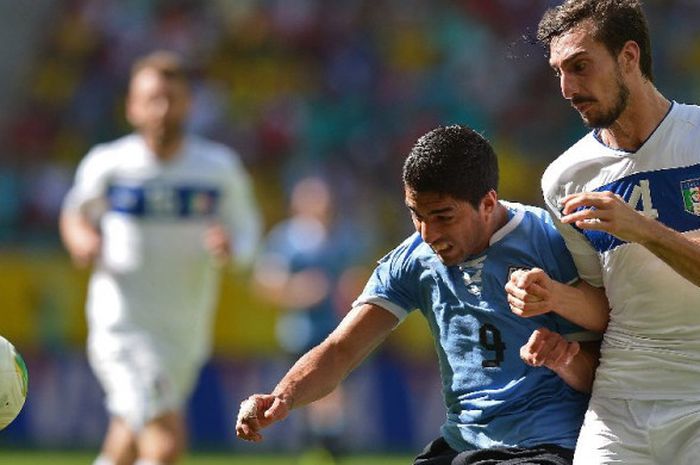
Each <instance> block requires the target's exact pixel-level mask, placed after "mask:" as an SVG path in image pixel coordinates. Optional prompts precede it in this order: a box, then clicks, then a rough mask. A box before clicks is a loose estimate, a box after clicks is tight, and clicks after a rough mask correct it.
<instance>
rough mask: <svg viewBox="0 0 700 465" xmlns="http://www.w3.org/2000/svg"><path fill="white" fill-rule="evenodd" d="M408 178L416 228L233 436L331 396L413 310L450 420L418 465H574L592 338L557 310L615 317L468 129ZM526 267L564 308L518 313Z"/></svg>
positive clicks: (247, 404)
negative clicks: (501, 190) (508, 188)
mask: <svg viewBox="0 0 700 465" xmlns="http://www.w3.org/2000/svg"><path fill="white" fill-rule="evenodd" d="M403 182H404V188H405V201H406V205H407V207H408V209H409V211H410V213H411V217H412V219H413V223H414V226H415V228H416V232H415V233H414V234H413V235H411V236H410V237H408V238H407V239H406V240H405V241H404V242H403V243H401V244H400V245H399V246H398V247H396V248H395V249H394V250H393V251H391V252H390V253H389V254H388V255H386V256H385V257H384V258H382V259H381V260H380V261H379V263H378V265H377V267H376V269H375V271H374V273H373V275H372V277H371V278H370V280H369V282H368V283H367V285H366V287H365V289H364V291H363V292H362V294H361V295H360V296H359V297H358V298H357V300H356V301H355V302H354V304H353V308H352V310H351V311H350V312H349V314H348V315H347V317H346V318H345V319H344V320H343V321H342V322H341V323H340V325H339V326H338V328H337V329H336V330H334V331H333V332H332V333H331V335H330V336H329V337H328V338H327V339H326V340H325V341H324V342H322V343H321V344H320V345H318V346H316V347H315V348H313V349H312V350H311V351H309V352H307V353H306V354H305V355H304V356H302V357H301V358H300V359H299V361H298V362H297V363H296V364H295V365H294V366H293V367H292V368H291V370H290V371H289V372H288V373H287V374H286V375H285V376H284V377H283V379H282V380H281V381H280V382H279V384H278V385H277V387H276V388H275V389H274V390H273V391H272V393H271V394H256V395H253V396H251V397H249V398H248V399H247V400H246V401H244V402H243V403H242V405H241V410H240V411H239V416H238V422H237V426H236V430H237V434H238V436H239V437H241V438H243V439H246V440H252V441H258V440H260V439H262V436H261V434H260V430H261V428H264V427H266V426H268V425H269V424H271V423H272V422H275V421H278V420H281V419H283V418H284V417H286V415H287V414H288V412H289V410H290V409H292V408H297V407H301V406H303V405H306V404H308V403H310V402H312V401H314V400H316V399H318V398H320V397H322V396H324V395H326V394H328V393H329V392H331V391H332V390H333V389H334V388H335V387H336V386H337V385H338V383H339V382H340V381H341V380H342V379H343V378H344V377H345V376H346V375H347V374H348V373H349V372H350V371H351V370H352V369H353V368H354V367H355V366H357V365H358V364H359V363H360V362H361V361H362V360H363V359H364V358H365V357H367V356H368V355H369V354H370V352H371V351H372V350H373V349H374V348H375V347H376V346H377V345H378V344H379V343H380V342H381V341H382V340H383V339H384V338H385V337H386V336H387V335H388V334H389V333H390V332H391V331H392V330H393V329H394V328H395V327H396V326H397V324H399V323H400V322H401V321H402V320H403V319H404V318H405V317H406V315H408V313H409V312H411V311H413V310H417V311H420V312H421V313H422V314H423V316H424V317H425V318H426V320H427V321H428V325H429V328H430V330H431V332H432V335H433V338H434V340H435V347H436V349H437V354H438V360H439V364H440V371H441V376H442V384H443V395H444V402H445V407H446V411H447V416H446V420H445V423H444V425H443V426H442V429H441V436H440V437H439V438H438V439H437V440H435V441H434V442H432V443H431V444H430V445H429V446H428V447H426V449H425V450H424V451H423V453H422V454H420V455H419V456H418V457H417V458H416V460H415V464H416V465H418V464H420V465H442V464H445V465H465V464H471V463H482V462H481V461H482V460H489V462H488V463H508V464H517V463H522V464H525V463H540V464H552V465H555V464H556V465H560V464H570V463H571V458H572V456H573V448H574V446H575V443H576V437H577V435H578V431H579V428H580V425H581V422H582V420H583V413H584V411H585V409H586V405H587V403H588V395H587V392H588V391H589V389H590V386H591V383H592V380H593V372H594V369H595V366H596V364H597V352H596V347H597V341H596V339H597V335H596V334H592V333H590V332H587V331H585V330H583V329H582V328H581V327H580V326H578V325H576V324H575V323H573V322H571V321H568V320H566V319H564V318H562V316H561V315H560V314H559V313H560V312H561V313H565V314H567V315H573V316H574V318H573V321H574V322H575V321H576V320H577V316H579V315H588V314H590V313H596V312H601V313H602V310H600V309H598V308H595V309H589V308H588V307H590V306H594V307H607V301H606V300H605V298H604V295H603V293H602V292H601V291H598V290H596V289H595V288H593V287H591V286H589V285H587V284H585V283H582V282H581V281H578V277H577V274H576V270H575V267H574V264H573V261H572V260H571V256H570V255H569V253H568V252H567V250H566V247H565V245H564V242H563V240H562V238H561V236H559V234H558V232H557V231H556V228H555V227H554V225H553V224H552V222H551V219H550V218H549V215H548V214H547V213H546V212H545V211H544V210H542V209H539V208H536V207H530V206H525V205H520V204H517V203H510V202H504V201H501V200H499V199H498V194H497V184H498V164H497V160H496V155H495V154H494V152H493V150H492V148H491V146H490V144H489V143H488V142H487V141H486V140H485V139H484V138H483V137H482V136H481V135H479V134H478V133H476V132H474V131H473V130H471V129H469V128H466V127H463V126H449V127H441V128H438V129H435V130H433V131H431V132H429V133H428V134H426V135H425V136H423V137H421V138H420V139H419V140H418V142H417V143H416V145H415V146H414V147H413V149H412V150H411V153H410V154H409V156H408V157H407V159H406V161H405V164H404V169H403ZM532 268H536V269H541V270H543V271H544V272H546V273H547V274H548V276H552V277H553V278H554V279H555V280H556V282H552V283H551V286H550V287H549V288H550V290H551V291H552V293H553V294H554V295H556V296H557V300H556V301H557V302H558V303H562V304H563V303H565V302H566V304H567V308H566V309H564V308H563V307H559V306H556V307H552V308H550V311H548V312H547V313H543V314H541V315H537V316H531V317H530V318H522V317H521V316H519V315H517V314H516V313H514V312H512V311H511V309H510V308H509V304H508V300H507V297H506V292H505V290H504V286H505V284H506V283H507V282H508V280H509V278H510V276H511V275H515V276H516V278H517V276H518V275H519V274H520V273H522V270H527V269H532ZM564 283H567V284H575V286H571V285H566V284H564ZM550 300H551V299H550ZM582 322H583V323H585V321H582Z"/></svg>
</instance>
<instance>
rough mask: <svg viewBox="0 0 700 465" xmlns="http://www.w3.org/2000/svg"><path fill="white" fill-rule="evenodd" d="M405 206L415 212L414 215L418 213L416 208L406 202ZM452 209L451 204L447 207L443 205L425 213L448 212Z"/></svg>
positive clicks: (437, 213) (439, 213) (438, 213)
mask: <svg viewBox="0 0 700 465" xmlns="http://www.w3.org/2000/svg"><path fill="white" fill-rule="evenodd" d="M406 207H407V208H408V209H409V210H411V211H412V212H413V213H415V214H416V215H419V213H418V210H416V209H415V208H414V207H412V206H410V205H408V204H406ZM452 210H453V208H452V207H451V206H448V207H443V208H436V209H434V210H430V211H429V212H427V213H428V215H441V214H443V213H450V212H451V211H452Z"/></svg>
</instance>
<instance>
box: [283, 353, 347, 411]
mask: <svg viewBox="0 0 700 465" xmlns="http://www.w3.org/2000/svg"><path fill="white" fill-rule="evenodd" d="M336 350H338V349H337V348H336V347H333V343H332V342H329V341H328V340H327V341H325V342H323V343H322V344H321V345H319V346H317V347H315V348H314V349H312V350H311V351H309V352H307V353H306V354H304V355H303V356H302V357H301V358H300V359H299V360H298V361H297V362H296V363H295V364H294V366H293V367H292V368H291V369H290V370H289V371H288V372H287V374H286V375H285V376H284V377H283V378H282V379H281V380H280V382H279V383H278V384H277V386H276V387H275V389H274V390H273V391H272V395H274V396H277V397H281V398H283V399H285V400H286V401H287V403H288V404H289V406H290V409H291V408H298V407H302V406H304V405H307V404H310V403H312V402H314V401H316V400H318V399H321V398H323V397H325V396H326V395H328V394H329V393H331V392H332V391H333V390H334V389H335V388H336V387H337V386H338V385H339V384H340V383H341V382H342V381H343V379H345V377H346V376H347V375H348V374H349V373H350V372H351V371H352V369H353V368H354V367H355V366H356V365H357V363H353V362H352V361H350V360H348V359H347V358H345V357H342V356H338V355H336V353H335V352H336ZM358 363H359V362H358Z"/></svg>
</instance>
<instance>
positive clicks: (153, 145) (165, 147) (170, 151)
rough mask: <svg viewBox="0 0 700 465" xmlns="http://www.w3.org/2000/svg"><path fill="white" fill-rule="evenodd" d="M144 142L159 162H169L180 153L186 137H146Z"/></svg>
mask: <svg viewBox="0 0 700 465" xmlns="http://www.w3.org/2000/svg"><path fill="white" fill-rule="evenodd" d="M144 140H145V142H146V145H147V146H148V148H149V149H150V150H151V152H153V153H154V154H155V155H156V157H158V159H159V160H162V161H169V160H172V159H173V158H174V157H175V155H176V154H177V153H178V152H179V151H180V148H181V147H182V143H183V141H184V137H183V136H182V135H179V136H177V137H171V138H167V139H165V138H157V137H148V136H145V135H144Z"/></svg>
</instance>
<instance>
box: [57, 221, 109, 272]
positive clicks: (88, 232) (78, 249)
mask: <svg viewBox="0 0 700 465" xmlns="http://www.w3.org/2000/svg"><path fill="white" fill-rule="evenodd" d="M59 230H60V233H61V239H62V240H63V244H64V245H65V247H66V250H68V253H69V254H70V256H71V259H72V260H73V263H74V264H75V265H76V266H78V267H80V268H85V267H87V266H89V265H91V264H92V262H93V261H94V260H95V258H97V256H98V255H99V253H100V246H101V242H102V238H101V236H100V233H99V231H98V230H97V228H96V227H95V226H94V225H93V224H92V223H91V222H90V221H89V220H88V219H87V218H86V217H85V216H84V215H83V214H82V213H80V212H78V211H77V210H76V211H74V210H64V211H63V212H62V213H61V217H60V219H59Z"/></svg>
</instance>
